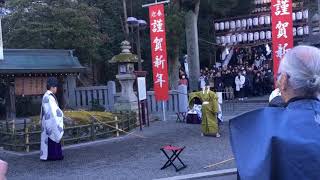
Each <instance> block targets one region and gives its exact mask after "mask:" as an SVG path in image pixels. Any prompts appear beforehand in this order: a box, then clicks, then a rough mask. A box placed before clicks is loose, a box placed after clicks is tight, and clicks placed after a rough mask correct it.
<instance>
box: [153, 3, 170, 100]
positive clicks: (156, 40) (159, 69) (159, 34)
mask: <svg viewBox="0 0 320 180" xmlns="http://www.w3.org/2000/svg"><path fill="white" fill-rule="evenodd" d="M149 18H150V38H151V54H152V65H153V66H152V69H153V82H154V91H155V97H156V100H157V101H166V100H168V97H169V77H168V64H167V44H166V30H165V14H164V5H163V4H159V5H154V6H150V7H149Z"/></svg>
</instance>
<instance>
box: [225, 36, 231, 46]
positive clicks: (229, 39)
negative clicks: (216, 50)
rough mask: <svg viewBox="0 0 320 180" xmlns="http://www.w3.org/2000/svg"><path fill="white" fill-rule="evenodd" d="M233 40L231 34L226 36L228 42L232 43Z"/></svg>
mask: <svg viewBox="0 0 320 180" xmlns="http://www.w3.org/2000/svg"><path fill="white" fill-rule="evenodd" d="M230 42H231V37H230V36H229V35H227V36H226V43H227V44H230Z"/></svg>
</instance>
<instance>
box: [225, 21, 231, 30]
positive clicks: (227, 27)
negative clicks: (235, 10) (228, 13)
mask: <svg viewBox="0 0 320 180" xmlns="http://www.w3.org/2000/svg"><path fill="white" fill-rule="evenodd" d="M224 29H230V23H229V21H227V22H225V23H224Z"/></svg>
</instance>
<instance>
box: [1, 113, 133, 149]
mask: <svg viewBox="0 0 320 180" xmlns="http://www.w3.org/2000/svg"><path fill="white" fill-rule="evenodd" d="M115 117H117V118H115V120H114V121H111V122H106V123H104V122H97V121H92V123H90V124H86V125H78V126H72V127H66V128H64V135H63V138H62V144H64V145H71V144H78V143H83V142H88V141H94V140H96V139H103V138H108V137H115V136H120V135H121V134H123V133H124V131H125V132H128V131H130V130H132V129H134V128H135V127H136V115H135V113H131V112H121V113H118V114H116V116H115ZM40 139H41V128H40V127H39V125H35V124H33V125H32V124H28V125H25V127H24V128H22V129H20V130H16V129H9V130H8V129H6V128H5V129H0V147H3V148H4V149H6V150H10V151H19V152H21V151H22V152H29V151H33V150H39V148H40Z"/></svg>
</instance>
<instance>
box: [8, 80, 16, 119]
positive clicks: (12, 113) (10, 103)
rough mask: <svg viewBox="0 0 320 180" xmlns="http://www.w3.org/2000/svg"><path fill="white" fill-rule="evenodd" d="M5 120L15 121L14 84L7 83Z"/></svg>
mask: <svg viewBox="0 0 320 180" xmlns="http://www.w3.org/2000/svg"><path fill="white" fill-rule="evenodd" d="M7 87H8V91H7V102H8V104H7V110H6V113H7V120H15V119H16V95H15V86H14V82H10V80H8V81H7Z"/></svg>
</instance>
